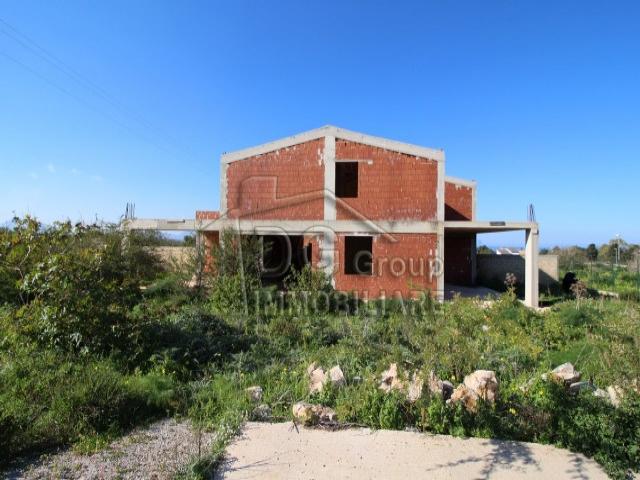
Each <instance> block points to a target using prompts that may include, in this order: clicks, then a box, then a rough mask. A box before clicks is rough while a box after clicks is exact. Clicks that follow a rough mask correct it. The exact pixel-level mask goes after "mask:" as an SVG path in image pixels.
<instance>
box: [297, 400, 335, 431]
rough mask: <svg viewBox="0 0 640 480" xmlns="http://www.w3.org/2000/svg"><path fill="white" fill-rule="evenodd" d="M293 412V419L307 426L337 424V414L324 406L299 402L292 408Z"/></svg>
mask: <svg viewBox="0 0 640 480" xmlns="http://www.w3.org/2000/svg"><path fill="white" fill-rule="evenodd" d="M291 411H292V413H293V418H294V419H295V420H297V421H298V422H300V423H301V424H303V425H306V426H312V425H316V424H318V423H335V422H336V421H337V415H336V412H335V411H334V410H333V409H332V408H329V407H325V406H322V405H314V404H311V403H306V402H298V403H295V404H294V405H293V406H292V407H291Z"/></svg>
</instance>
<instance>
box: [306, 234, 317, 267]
mask: <svg viewBox="0 0 640 480" xmlns="http://www.w3.org/2000/svg"><path fill="white" fill-rule="evenodd" d="M319 238H320V237H319V236H318V235H305V236H304V244H305V245H308V244H311V258H310V260H311V266H312V267H314V268H316V267H317V266H318V264H319V263H320V258H321V252H320V243H319Z"/></svg>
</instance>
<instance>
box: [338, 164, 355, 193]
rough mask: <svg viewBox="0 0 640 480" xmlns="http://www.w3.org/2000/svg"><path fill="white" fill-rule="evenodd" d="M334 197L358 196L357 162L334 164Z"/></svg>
mask: <svg viewBox="0 0 640 480" xmlns="http://www.w3.org/2000/svg"><path fill="white" fill-rule="evenodd" d="M335 192H336V197H338V198H356V197H357V196H358V162H336V189H335Z"/></svg>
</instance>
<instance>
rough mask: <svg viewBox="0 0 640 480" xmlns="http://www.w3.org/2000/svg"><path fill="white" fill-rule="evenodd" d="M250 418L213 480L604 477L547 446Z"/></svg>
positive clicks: (582, 460) (577, 459)
mask: <svg viewBox="0 0 640 480" xmlns="http://www.w3.org/2000/svg"><path fill="white" fill-rule="evenodd" d="M292 425H293V424H292V423H291V422H289V423H278V424H267V423H248V424H247V425H246V427H245V429H244V431H243V434H242V435H241V436H240V437H239V438H238V439H237V440H236V441H235V442H234V443H233V444H232V445H231V446H230V447H229V448H228V450H227V460H226V461H225V463H224V465H223V468H222V469H221V471H220V472H218V474H217V478H219V479H223V478H224V479H229V480H235V479H258V478H259V479H265V478H266V479H286V478H291V479H294V478H295V479H313V478H316V479H328V478H330V479H336V478H349V479H366V478H384V479H402V480H409V479H411V480H413V479H417V478H425V479H427V478H428V479H453V478H455V479H460V478H462V479H467V480H471V479H485V478H486V479H488V478H491V479H518V478H529V479H532V478H543V479H545V478H546V479H564V478H566V479H569V478H571V479H600V478H602V479H605V478H607V476H606V474H605V473H604V472H603V471H602V469H601V468H600V467H599V466H598V465H597V464H596V462H594V461H593V460H589V459H587V458H586V457H584V456H583V455H580V454H574V453H571V452H568V451H566V450H561V449H558V448H554V447H551V446H546V445H537V444H532V443H521V442H505V441H497V440H486V439H477V438H469V439H461V438H454V437H449V436H441V435H425V434H420V433H410V432H396V431H388V430H381V431H377V432H372V431H371V430H369V429H351V430H343V431H338V432H329V431H323V430H310V429H304V428H300V429H299V431H296V429H294V428H293V426H292Z"/></svg>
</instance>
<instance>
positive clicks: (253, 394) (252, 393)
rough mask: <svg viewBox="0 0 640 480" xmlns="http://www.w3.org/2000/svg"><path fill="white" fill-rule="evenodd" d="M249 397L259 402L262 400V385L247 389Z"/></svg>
mask: <svg viewBox="0 0 640 480" xmlns="http://www.w3.org/2000/svg"><path fill="white" fill-rule="evenodd" d="M245 392H246V393H247V397H249V400H251V401H252V402H254V403H259V402H260V401H261V400H262V387H260V386H258V385H255V386H253V387H249V388H247V389H245Z"/></svg>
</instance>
